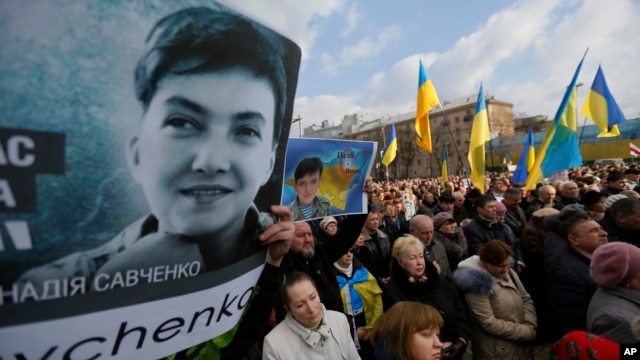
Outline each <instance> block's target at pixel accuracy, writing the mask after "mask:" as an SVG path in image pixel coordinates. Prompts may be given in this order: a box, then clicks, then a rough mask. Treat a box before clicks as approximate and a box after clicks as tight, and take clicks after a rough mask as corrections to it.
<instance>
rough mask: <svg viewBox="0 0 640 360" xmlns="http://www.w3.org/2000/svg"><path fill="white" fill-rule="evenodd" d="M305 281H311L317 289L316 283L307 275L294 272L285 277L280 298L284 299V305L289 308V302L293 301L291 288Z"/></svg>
mask: <svg viewBox="0 0 640 360" xmlns="http://www.w3.org/2000/svg"><path fill="white" fill-rule="evenodd" d="M303 281H309V282H310V283H311V284H312V285H313V287H314V288H315V287H316V282H315V281H313V279H312V278H311V276H310V275H309V274H307V273H304V272H301V271H294V272H292V273H289V274H287V275H286V276H285V279H284V284H282V287H281V288H280V298H281V299H282V304H284V306H285V307H289V301H291V299H289V292H288V291H289V288H291V287H292V286H294V285H295V284H298V283H301V282H303Z"/></svg>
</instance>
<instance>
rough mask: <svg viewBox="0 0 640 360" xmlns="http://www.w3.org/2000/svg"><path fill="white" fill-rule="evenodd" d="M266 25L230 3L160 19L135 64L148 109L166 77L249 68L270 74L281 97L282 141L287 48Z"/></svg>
mask: <svg viewBox="0 0 640 360" xmlns="http://www.w3.org/2000/svg"><path fill="white" fill-rule="evenodd" d="M277 36H279V35H277V34H276V33H275V32H273V31H272V30H270V29H268V28H266V27H265V26H263V25H261V24H259V23H257V22H255V21H252V20H250V19H248V18H246V17H244V16H242V15H240V14H236V13H233V12H231V11H229V10H227V9H226V8H223V7H220V8H215V9H214V8H207V7H193V8H188V9H184V10H180V11H177V12H175V13H173V14H170V15H168V16H166V17H164V18H163V19H161V20H160V21H158V22H157V23H156V25H155V26H154V27H153V29H152V30H151V32H150V33H149V35H148V37H147V39H146V49H145V52H144V55H143V56H142V57H141V58H140V60H139V61H138V64H137V66H136V69H135V81H134V85H135V92H136V97H137V98H138V100H139V101H140V103H141V104H142V107H143V109H144V111H146V110H147V109H148V107H149V104H150V103H151V100H152V99H153V97H154V95H155V93H156V91H157V89H158V84H159V83H160V81H161V80H162V79H163V78H165V77H166V76H168V75H171V74H176V75H184V74H195V73H203V72H208V71H218V70H224V69H229V68H233V67H236V66H237V67H242V68H246V69H248V70H249V71H250V72H251V73H252V74H253V75H254V76H255V77H256V78H258V79H264V80H267V82H268V83H269V84H270V85H271V89H272V91H273V95H274V101H275V114H274V115H275V117H274V119H273V121H274V124H273V126H274V133H273V144H274V146H275V145H276V144H277V143H278V139H279V137H280V132H281V131H282V123H283V120H284V119H283V117H284V109H285V104H286V94H287V89H286V76H285V68H284V61H283V51H284V50H283V49H282V47H283V46H282V45H281V44H280V42H279V40H278V38H277Z"/></svg>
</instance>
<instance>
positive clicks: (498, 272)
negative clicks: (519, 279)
mask: <svg viewBox="0 0 640 360" xmlns="http://www.w3.org/2000/svg"><path fill="white" fill-rule="evenodd" d="M482 264H483V265H484V267H485V268H486V269H487V271H488V272H489V274H491V275H492V276H494V277H497V278H501V277H503V276H505V275H507V273H508V272H509V269H510V268H511V256H509V257H507V258H506V259H505V260H504V261H503V262H501V263H500V264H498V265H493V264H489V263H488V262H483V263H482Z"/></svg>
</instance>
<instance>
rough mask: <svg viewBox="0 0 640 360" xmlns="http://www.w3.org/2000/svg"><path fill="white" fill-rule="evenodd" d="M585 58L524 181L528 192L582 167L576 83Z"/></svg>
mask: <svg viewBox="0 0 640 360" xmlns="http://www.w3.org/2000/svg"><path fill="white" fill-rule="evenodd" d="M586 55H587V53H586V52H585V53H584V55H583V56H582V60H580V64H578V68H577V69H576V71H575V73H574V74H573V78H572V79H571V84H569V86H568V87H567V91H566V92H565V94H564V97H563V98H562V102H561V103H560V107H559V108H558V112H557V113H556V117H555V119H554V122H553V124H552V125H551V126H550V127H549V130H547V134H546V135H545V137H544V140H543V142H542V145H541V146H540V148H539V149H538V152H537V154H536V155H537V156H536V162H535V165H534V166H533V169H532V171H531V172H530V173H529V176H528V177H527V182H526V187H527V189H535V188H536V184H537V183H539V182H541V181H542V180H543V179H544V178H545V177H548V176H551V175H553V174H555V173H558V172H560V171H562V170H566V169H571V168H574V167H576V166H581V165H582V154H580V148H579V147H578V138H577V136H576V133H577V130H578V119H577V110H578V109H577V102H576V93H577V91H576V81H577V79H578V75H579V74H580V69H582V62H583V61H584V58H585V56H586Z"/></svg>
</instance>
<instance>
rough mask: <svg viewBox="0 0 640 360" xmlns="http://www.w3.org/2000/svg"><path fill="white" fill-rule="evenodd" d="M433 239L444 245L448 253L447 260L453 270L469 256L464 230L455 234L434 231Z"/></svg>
mask: <svg viewBox="0 0 640 360" xmlns="http://www.w3.org/2000/svg"><path fill="white" fill-rule="evenodd" d="M433 241H434V242H439V243H441V244H442V245H443V246H444V249H445V252H446V253H447V260H448V262H449V268H450V269H451V271H452V272H453V271H455V269H457V268H458V263H459V262H460V261H461V260H462V259H464V258H466V257H467V238H465V237H464V233H463V232H462V231H456V233H455V234H454V235H453V236H449V235H445V234H442V233H440V232H438V231H436V232H434V233H433Z"/></svg>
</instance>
